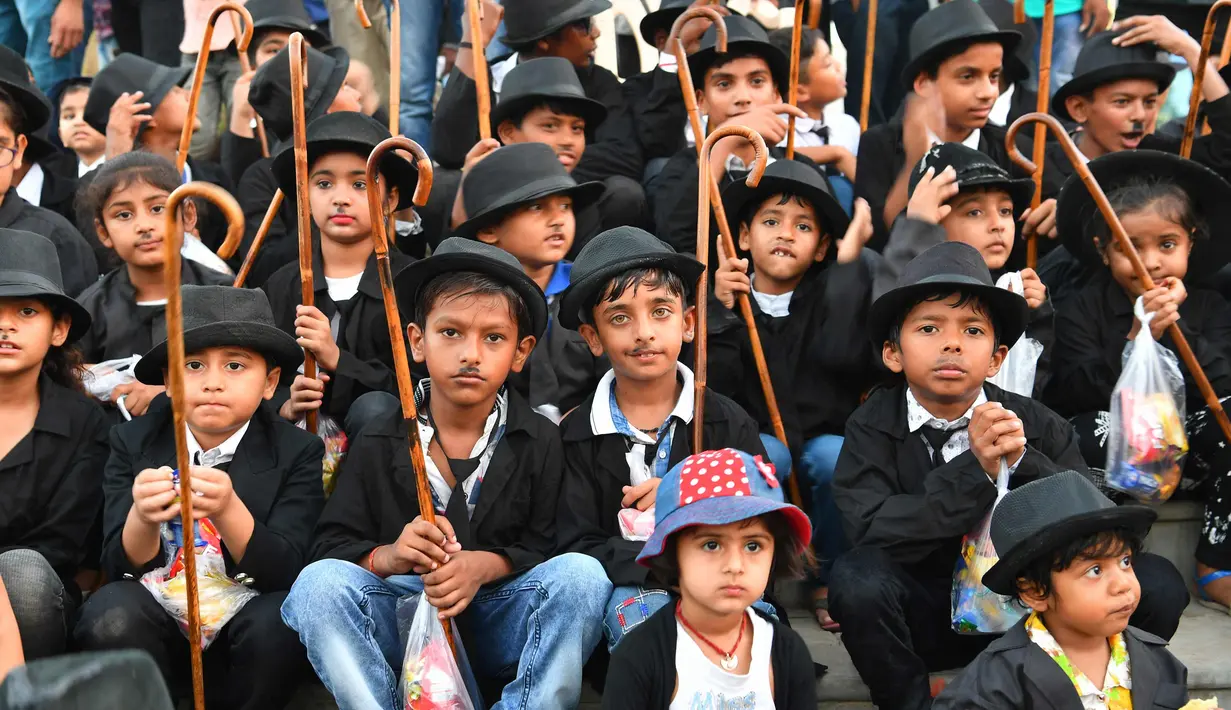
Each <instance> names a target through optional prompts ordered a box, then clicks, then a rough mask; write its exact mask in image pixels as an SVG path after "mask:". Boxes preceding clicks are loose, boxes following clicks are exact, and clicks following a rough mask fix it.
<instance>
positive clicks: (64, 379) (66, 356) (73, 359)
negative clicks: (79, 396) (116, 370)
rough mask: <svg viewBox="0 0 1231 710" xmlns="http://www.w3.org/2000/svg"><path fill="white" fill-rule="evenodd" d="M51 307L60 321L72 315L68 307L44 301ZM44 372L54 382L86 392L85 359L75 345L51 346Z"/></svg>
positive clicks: (52, 314) (44, 362) (44, 363)
mask: <svg viewBox="0 0 1231 710" xmlns="http://www.w3.org/2000/svg"><path fill="white" fill-rule="evenodd" d="M44 303H45V304H46V305H47V306H48V307H50V308H51V317H52V318H54V319H55V320H56V321H59V320H60V319H61V318H63V317H65V316H71V313H69V311H68V309H67V308H65V307H63V306H61V305H58V304H56V303H52V302H44ZM43 374H44V375H46V376H47V377H48V378H50V379H51V381H52V382H54V383H56V384H57V385H60V386H61V387H64V388H65V389H70V390H72V391H74V392H81V393H83V394H84V393H85V387H84V386H83V385H82V384H81V378H82V376H83V375H84V374H85V360H84V359H83V357H82V355H81V351H80V350H78V349H77V348H76V347H75V346H72V345H68V346H64V345H61V346H58V347H57V346H54V345H53V346H51V347H50V348H48V349H47V356H46V357H44V358H43Z"/></svg>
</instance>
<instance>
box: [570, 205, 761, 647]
mask: <svg viewBox="0 0 1231 710" xmlns="http://www.w3.org/2000/svg"><path fill="white" fill-rule="evenodd" d="M573 274H574V276H573V282H572V285H570V286H569V288H568V290H567V291H565V292H564V295H563V297H562V299H561V304H560V321H559V325H561V326H563V327H565V328H572V329H576V330H578V331H579V332H580V333H581V335H582V337H584V338H585V339H586V343H587V344H588V345H589V347H590V351H591V352H592V353H594V355H595V356H596V357H597V356H600V355H607V356H608V357H609V358H610V359H611V371H610V372H608V373H607V374H605V375H603V378H602V379H601V380H599V382H598V387H597V388H596V390H595V391H594V393H592V394H591V395H590V396H589V397H588V398H587V399H586V400H585V401H584V402H583V403H582V404H581V405H580V406H578V407H577V409H576V410H575V411H573V413H572V414H571V415H570V416H569V417H567V418H566V419H565V420H564V422H563V424H562V425H561V430H560V435H561V437H562V438H563V440H564V467H565V468H564V481H563V491H562V493H561V495H560V512H559V520H560V523H559V525H560V541H559V545H560V549H563V550H569V551H570V552H584V553H586V554H587V555H590V556H591V557H594V558H596V559H598V561H599V562H601V563H602V564H603V569H604V571H605V572H606V578H607V579H609V580H610V581H611V584H612V585H614V586H615V590H614V592H613V593H612V594H611V598H610V599H609V600H607V601H606V603H605V604H604V605H603V609H604V613H605V622H604V628H603V631H604V633H605V635H606V637H607V646H608V648H614V647H615V645H616V644H617V643H619V641H620V639H621V638H622V637H623V636H624V635H625V634H626V633H627V632H628V631H629V630H630V629H632V628H633V627H635V626H637V625H638V624H640V623H642V622H644V621H645V620H646V619H648V618H649V617H650V615H652V614H653V613H654V612H655V611H658V610H659V609H661V608H662V607H664V606H666V605H667V603H668V602H669V601H670V595H669V593H668V592H667V591H666V588H667V580H659V579H654V578H653V577H652V576H651V575H650V573H649V571H648V570H647V569H646V568H644V567H642V566H640V565H638V564H637V563H636V557H637V555H638V554H639V553H640V552H641V550H642V548H643V547H644V544H643V541H644V540H645V537H646V535H647V534H648V533H647V532H646V530H645V528H646V526H647V523H650V522H652V517H653V516H652V514H651V513H649V512H648V511H649V510H650V508H652V507H653V506H654V499H655V491H656V490H657V489H658V486H659V484H660V483H661V482H662V477H663V476H664V475H666V473H667V471H669V470H670V469H671V467H672V466H674V465H675V464H677V463H679V462H680V461H682V460H683V459H684V458H685V457H686V456H688V453H689V450H690V448H691V446H692V432H693V429H694V428H695V427H696V426H698V425H699V426H701V427H702V436H703V440H704V444H703V445H704V446H712V447H715V448H721V447H723V446H726V447H730V448H735V449H738V450H740V451H747V452H749V453H751V454H753V455H757V456H762V457H764V456H765V449H764V446H762V444H761V439H760V436H759V435H758V433H757V424H756V422H755V421H754V420H753V419H752V417H750V416H748V414H747V413H746V412H744V410H743V409H740V407H739V405H737V404H735V403H734V402H732V401H731V400H729V399H727V398H726V397H723V396H722V395H720V394H718V393H717V392H714V391H712V390H708V389H707V390H706V394H705V421H704V422H694V421H693V414H694V411H693V410H694V399H693V397H694V391H693V374H692V370H689V369H688V367H686V366H685V365H684V364H683V363H682V362H680V361H679V357H680V350H681V349H682V348H683V347H684V343H690V342H692V339H693V328H694V319H695V317H696V315H695V311H694V310H693V307H692V306H690V305H689V299H690V298H691V296H692V292H693V289H694V288H695V287H694V284H695V283H696V282H697V278H698V277H699V276H700V274H701V264H700V263H699V262H697V261H696V260H694V259H693V258H692V257H690V256H686V255H684V254H676V253H675V252H674V251H673V250H672V249H671V247H670V246H668V245H667V244H666V243H664V242H662V241H660V240H659V239H658V238H657V237H655V236H654V235H652V234H649V233H647V232H643V231H641V230H639V229H634V228H632V227H622V228H620V229H613V230H610V231H607V232H603V233H602V234H600V235H598V236H597V237H595V238H594V240H593V241H591V242H590V243H589V244H587V245H586V248H585V249H583V250H582V252H581V254H580V255H579V256H578V257H577V262H576V263H575V264H574V269H573ZM760 603H761V604H764V603H763V602H760Z"/></svg>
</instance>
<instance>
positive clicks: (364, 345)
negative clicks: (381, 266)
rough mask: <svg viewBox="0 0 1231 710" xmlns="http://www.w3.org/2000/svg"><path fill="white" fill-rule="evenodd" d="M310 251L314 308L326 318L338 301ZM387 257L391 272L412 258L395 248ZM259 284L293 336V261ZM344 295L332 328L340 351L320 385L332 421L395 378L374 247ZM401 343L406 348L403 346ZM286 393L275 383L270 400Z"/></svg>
mask: <svg viewBox="0 0 1231 710" xmlns="http://www.w3.org/2000/svg"><path fill="white" fill-rule="evenodd" d="M313 252H314V253H313V255H312V273H313V274H315V277H314V282H313V285H314V286H315V288H316V291H315V294H316V296H315V301H316V307H317V308H319V309H320V311H321V313H324V314H325V317H326V318H329V319H330V320H332V319H333V316H334V314H335V313H337V312H338V306H337V304H335V303H334V302H333V299H332V298H330V297H329V286H328V284H326V283H325V266H324V262H323V260H322V259H321V252H320V249H319V247H318V248H316V249H314V250H313ZM389 259H390V266H391V267H392V271H393V275H394V276H395V277H396V276H397V274H398V272H400V271H401V270H402V269H404V268H406V267H407V266H409V265H410V264H411V262H413V261H414V259H412V258H410V257H409V256H406V255H405V254H402V253H401V252H399V251H390V253H389ZM262 288H263V289H264V291H265V294H266V295H267V296H269V305H270V307H272V308H273V311H274V323H275V324H277V326H278V328H280V329H281V330H282V331H283V332H285V333H288V334H290V336H291V337H295V308H296V307H297V306H299V305H300V303H302V294H301V292H300V291H301V288H302V287H301V285H300V282H299V264H298V263H294V264H287V265H286V266H284V267H282V268H281V269H279V270H278V271H277V272H276V273H274V275H273V276H270V277H269V281H267V282H266V283H265V286H263V287H262ZM350 300H351V303H349V304H348V305H347V307H346V308H345V309H344V311H345V312H344V313H343V315H342V318H341V323H340V328H339V332H338V338H337V343H338V349H339V350H341V353H340V355H339V356H338V369H337V370H336V371H335V372H332V373H330V375H331V376H332V379H331V380H330V381H329V382H328V383H326V385H325V400H324V402H323V403H322V404H321V410H320V411H321V412H323V413H325V414H328V415H329V416H331V417H334V418H335V419H337V420H338V421H341V420H342V419H344V418H345V417H346V412H347V410H348V409H350V405H351V403H352V402H354V401H355V400H356V399H357V398H358V397H359V396H360V395H364V394H367V393H368V392H389V393H390V394H397V391H398V390H397V378H396V377H395V375H394V374H393V346H392V345H391V344H390V343H389V326H388V325H387V322H386V320H385V302H384V300H383V299H382V298H381V292H380V277H379V276H378V275H377V272H376V253H375V252H373V253H372V255H371V256H370V257H368V264H367V266H366V267H365V268H364V270H363V276H362V277H361V278H360V279H359V291H358V292H357V293H355V295H354V296H353V297H352V298H351V299H350ZM411 315H412V316H413V314H411ZM402 322H404V323H405V322H408V318H407V317H406V314H403V316H402ZM404 337H405V335H404V334H403V338H404ZM407 348H408V350H409V345H408V346H407ZM289 396H290V390H289V389H288V388H285V387H284V388H281V389H280V390H279V393H278V394H277V395H275V397H274V404H276V405H281V404H282V402H285V401H286V399H287V397H289Z"/></svg>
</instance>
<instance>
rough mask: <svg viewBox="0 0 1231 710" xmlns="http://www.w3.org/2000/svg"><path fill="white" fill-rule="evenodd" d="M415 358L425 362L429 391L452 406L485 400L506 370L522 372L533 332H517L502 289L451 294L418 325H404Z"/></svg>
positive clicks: (502, 380)
mask: <svg viewBox="0 0 1231 710" xmlns="http://www.w3.org/2000/svg"><path fill="white" fill-rule="evenodd" d="M407 335H408V336H409V337H410V349H411V354H412V356H413V357H414V359H415V362H425V363H427V371H428V375H429V376H431V378H432V396H433V397H436V396H440V397H444V398H445V399H446V400H448V401H449V402H450V403H452V404H453V405H454V406H458V407H471V406H475V405H483V406H490V404H489V403H490V402H491V401H492V399H493V398H495V396H496V393H497V392H498V391H499V390H500V388H501V386H503V385H504V382H505V380H506V379H507V378H508V376H509V373H510V372H521V369H522V367H524V366H525V364H526V358H528V357H530V351H532V350H533V349H534V342H535V339H534V336H532V335H528V336H526V337H524V338H522V339H521V340H518V338H517V319H516V318H515V317H514V315H513V309H512V308H510V306H509V301H508V298H507V297H506V296H503V295H501V294H469V295H463V294H453V295H444V296H441V297H439V298H438V299H437V300H436V303H435V304H434V305H433V306H432V309H431V312H429V313H428V315H427V322H426V323H425V324H424V326H423V327H420V326H419V324H418V323H411V324H410V326H409V327H408V328H407Z"/></svg>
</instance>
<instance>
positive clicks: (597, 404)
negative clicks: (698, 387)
mask: <svg viewBox="0 0 1231 710" xmlns="http://www.w3.org/2000/svg"><path fill="white" fill-rule="evenodd" d="M675 369H676V372H677V373H679V376H680V379H681V380H683V382H684V387H683V389H681V390H680V398H679V399H678V400H676V402H675V409H672V410H671V414H669V415H668V416H667V420H668V421H670V420H671V419H673V418H675V419H679V420H680V421H682V422H684V423H685V424H688V423H689V422H691V421H692V410H693V391H692V387H693V384H692V383H693V375H692V370H690V369H688V367H687V366H686V365H685V364H684V363H682V362H677V363H675ZM614 386H615V370H608V371H607V373H606V374H605V375H603V378H602V379H601V380H599V381H598V388H597V389H595V391H594V405H593V406H591V407H590V429H591V431H593V432H594V435H595V436H602V435H604V434H619V433H620V432H619V431H617V430H616V425H615V420H614V419H612V417H611V388H612V387H614ZM650 443H653V442H652V441H651V442H650Z"/></svg>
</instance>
